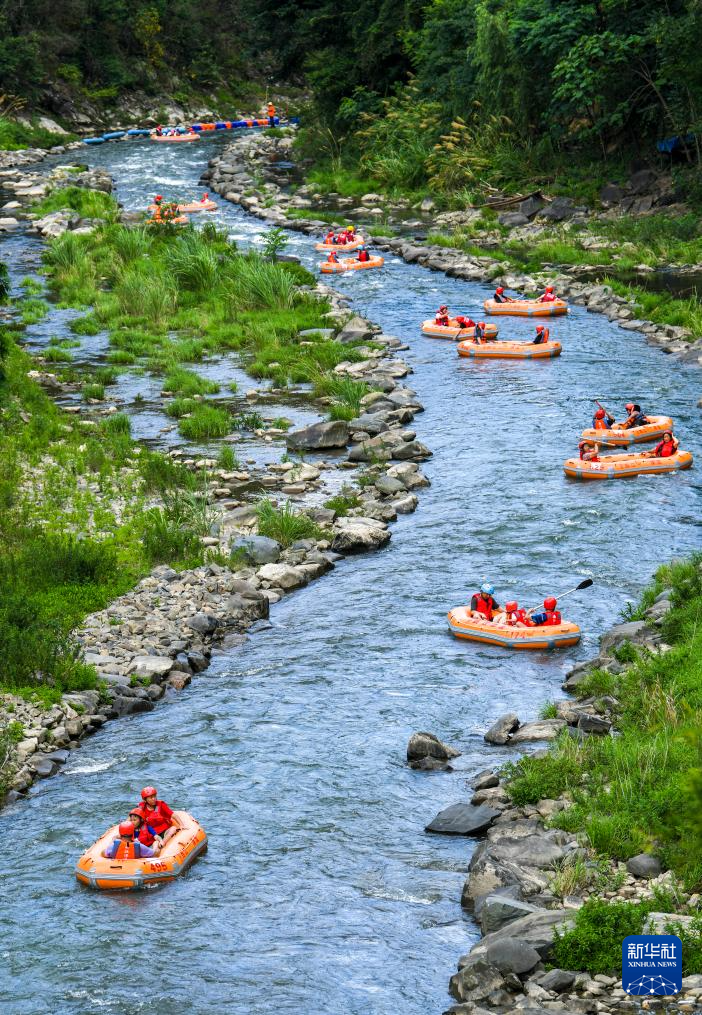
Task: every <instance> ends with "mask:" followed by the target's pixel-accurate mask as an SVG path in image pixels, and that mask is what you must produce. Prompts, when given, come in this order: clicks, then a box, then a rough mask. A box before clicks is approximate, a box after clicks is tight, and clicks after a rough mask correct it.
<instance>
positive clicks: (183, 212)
mask: <svg viewBox="0 0 702 1015" xmlns="http://www.w3.org/2000/svg"><path fill="white" fill-rule="evenodd" d="M216 207H217V205H216V204H215V202H214V201H213V200H212V198H211V197H210V195H209V194H208V193H207V191H205V193H204V194H203V195H202V196H201V197H200V199H199V200H198V201H187V202H185V203H183V204H179V203H177V202H175V201H165V200H164V198H163V196H162V195H161V194H157V195H156V196H155V198H154V199H153V201H152V203H151V204H150V205H149V207H148V208H147V211H149V212H150V214H151V218H150V219H149V220H148V222H149V223H152V224H153V225H160V224H161V223H164V222H170V223H172V224H174V225H185V223H186V222H187V221H188V215H195V214H197V213H198V212H201V211H214V210H215V209H216ZM147 224H148V223H147Z"/></svg>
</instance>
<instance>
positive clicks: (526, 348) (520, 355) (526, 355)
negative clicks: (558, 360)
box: [456, 342, 561, 359]
mask: <svg viewBox="0 0 702 1015" xmlns="http://www.w3.org/2000/svg"><path fill="white" fill-rule="evenodd" d="M456 349H457V350H458V355H459V356H466V357H468V358H469V359H553V357H554V356H560V355H561V343H560V342H542V343H541V344H540V345H534V343H533V342H487V343H482V342H481V343H480V344H478V343H477V342H459V343H458V345H457V346H456Z"/></svg>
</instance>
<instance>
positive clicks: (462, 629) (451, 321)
mask: <svg viewBox="0 0 702 1015" xmlns="http://www.w3.org/2000/svg"><path fill="white" fill-rule="evenodd" d="M483 309H484V310H485V313H486V314H495V315H508V314H515V315H517V316H520V317H557V316H560V315H562V314H566V313H568V305H567V303H566V302H565V301H564V300H561V299H558V298H557V297H556V296H555V295H554V292H553V287H552V286H547V288H546V291H545V292H544V294H543V295H542V296H541V297H539V298H538V299H536V300H527V299H511V298H510V297H508V296H505V294H504V289H502V288H501V287H500V288H498V289H496V291H495V297H494V298H493V299H488V300H485V302H484V303H483ZM422 331H423V333H424V334H425V335H428V336H430V337H432V338H446V339H452V340H453V341H456V342H458V354H459V355H460V356H468V357H477V358H494V359H545V358H551V357H554V356H559V355H560V353H561V344H560V342H556V341H553V340H552V339H551V337H550V334H549V331H548V329H546V328H545V327H543V326H538V327H537V329H536V331H537V334H536V337H535V338H534V339H533V341H532V342H504V341H502V342H498V341H497V334H498V331H497V328H496V326H495V325H494V324H487V323H485V322H484V321H473V320H471V319H470V318H465V317H455V318H451V317H450V316H449V315H448V308H447V307H445V306H442V307H440V308H439V311H438V312H437V315H436V317H435V319H434V320H429V321H425V322H424V323H423V325H422ZM597 406H598V408H597V410H596V411H595V414H594V416H593V420H592V427H591V428H588V429H586V430H583V432H582V439H581V441H580V444H579V451H580V455H579V457H578V458H569V459H567V461H566V462H564V465H563V470H564V472H565V474H566V476H570V477H572V478H574V479H618V478H624V477H627V476H637V475H640V474H642V473H657V472H675V471H677V470H679V469H687V468H689V467H690V466H691V465H692V455H691V454H690V452H689V451H681V450H680V448H679V446H678V441H677V439H676V438H675V436H674V434H673V420H672V419H670V418H669V417H668V416H646V415H644V414H643V413H642V412H641V407H640V406H639V405H636V404H635V403H631V402H629V403H627V405H626V412H627V416H626V419H625V420H624V421H623V422H621V423H616V422H615V419H614V417H613V416H612V415H611V413H609V412H608V411H607V410H606V409H605V408H604V407H603V406H602V405H600V403H599V402H598V403H597ZM645 441H658V443H657V444H656V446H655V448H654V449H652V450H650V451H642V452H633V451H630V450H629V449H630V447H631V445H633V444H639V443H643V442H645ZM601 446H605V447H612V448H624V449H627V450H626V451H625V453H624V454H616V453H615V454H605V455H600V447H601ZM586 584H587V582H584V583H582V584H581V585H580V586H579V588H582V587H584V586H585V585H586ZM552 602H553V609H554V610H555V600H552ZM544 605H546V603H545V604H544ZM549 605H550V604H549ZM510 607H515V609H514V610H510ZM517 613H519V614H521V615H523V616H518V615H517ZM554 616H555V617H557V622H554V619H553V618H554ZM541 617H544V618H545V617H546V613H543V614H541V613H537V612H531V613H530V614H529V613H528V614H524V611H523V610H522V611H517V610H516V604H513V603H509V604H507V607H506V608H505V610H504V611H502V612H501V613H499V614H497V612H496V611H495V614H493V616H491V617H488V616H485V615H484V614H481V613H478V612H477V611H475V610H471V609H470V608H469V607H463V606H459V607H456V608H454V609H453V610H451V611H450V612H449V614H448V622H449V630H450V631H451V633H452V634H454V635H455V636H456V637H457V638H466V639H468V640H470V641H479V642H483V643H487V644H492V645H500V646H503V647H507V648H521V649H552V648H567V647H568V646H570V645H575V644H577V643H578V641H579V640H580V628H579V627H578V625H577V624H574V623H572V622H570V621H564V620H562V619H561V617H560V614H553V613H551V614H550V616H549V619H548V620H546V619H544V620H542V621H541V622H539V620H540V618H541Z"/></svg>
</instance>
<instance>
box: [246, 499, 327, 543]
mask: <svg viewBox="0 0 702 1015" xmlns="http://www.w3.org/2000/svg"><path fill="white" fill-rule="evenodd" d="M258 531H259V535H261V536H269V537H270V538H271V539H275V540H277V541H278V542H279V543H280V545H281V546H290V545H291V544H292V543H294V542H295V541H296V540H297V539H321V538H322V537H323V531H322V530H321V529H320V527H319V526H318V525H317V523H316V522H314V521H313V520H312V519H311V518H310V517H309V515H306V514H304V513H303V512H301V511H295V509H294V508H293V506H292V504H291V503H290V501H286V502H285V504H284V505H283V506H282V508H277V507H275V505H274V504H273V503H272V501H270V500H268V499H266V500H262V501H261V502H260V504H259V505H258Z"/></svg>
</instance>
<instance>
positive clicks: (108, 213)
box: [31, 187, 119, 221]
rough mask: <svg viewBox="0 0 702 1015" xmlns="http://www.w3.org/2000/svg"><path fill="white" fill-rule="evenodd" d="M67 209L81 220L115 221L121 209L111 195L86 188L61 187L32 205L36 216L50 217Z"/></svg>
mask: <svg viewBox="0 0 702 1015" xmlns="http://www.w3.org/2000/svg"><path fill="white" fill-rule="evenodd" d="M63 209H67V210H69V211H74V212H76V213H77V214H78V215H80V217H81V218H91V219H92V218H101V219H108V220H110V221H114V219H116V217H117V214H118V211H119V208H118V205H117V201H116V200H115V199H114V197H112V195H111V194H105V193H103V191H101V190H89V189H88V188H86V187H61V188H60V189H58V190H54V191H52V192H51V193H50V194H49V195H48V196H47V197H45V198H44V199H43V201H39V202H38V203H37V204H34V205H32V208H31V211H32V212H33V213H34V214H35V215H48V214H49V213H50V212H54V211H62V210H63Z"/></svg>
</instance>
